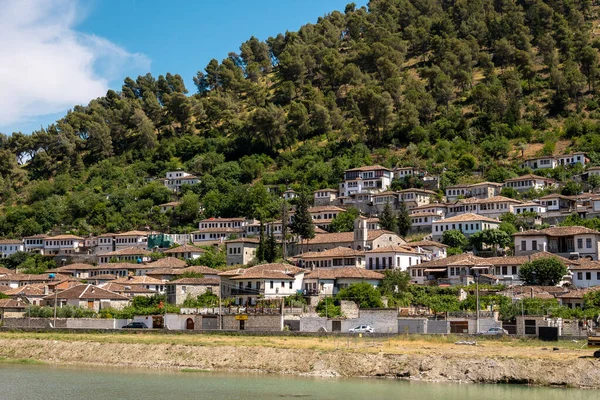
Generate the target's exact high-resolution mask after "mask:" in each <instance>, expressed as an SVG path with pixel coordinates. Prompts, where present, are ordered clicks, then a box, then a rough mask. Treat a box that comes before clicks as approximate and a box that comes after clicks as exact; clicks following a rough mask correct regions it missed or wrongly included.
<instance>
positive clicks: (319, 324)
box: [300, 316, 331, 332]
mask: <svg viewBox="0 0 600 400" xmlns="http://www.w3.org/2000/svg"><path fill="white" fill-rule="evenodd" d="M321 328H325V329H327V332H331V320H328V319H327V318H325V317H315V316H313V317H304V316H302V317H300V332H318V331H319V329H321Z"/></svg>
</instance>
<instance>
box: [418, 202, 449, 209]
mask: <svg viewBox="0 0 600 400" xmlns="http://www.w3.org/2000/svg"><path fill="white" fill-rule="evenodd" d="M428 208H448V206H447V205H446V204H440V203H430V204H426V205H424V206H419V207H414V208H413V209H412V210H411V211H415V210H426V209H428Z"/></svg>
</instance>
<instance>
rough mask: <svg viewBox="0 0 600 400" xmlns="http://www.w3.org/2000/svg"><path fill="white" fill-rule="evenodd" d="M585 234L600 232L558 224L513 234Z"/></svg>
mask: <svg viewBox="0 0 600 400" xmlns="http://www.w3.org/2000/svg"><path fill="white" fill-rule="evenodd" d="M583 234H595V235H600V232H598V231H596V230H593V229H589V228H586V227H583V226H556V227H554V228H546V229H541V230H536V229H532V230H529V231H523V232H517V233H514V234H513V236H572V235H583Z"/></svg>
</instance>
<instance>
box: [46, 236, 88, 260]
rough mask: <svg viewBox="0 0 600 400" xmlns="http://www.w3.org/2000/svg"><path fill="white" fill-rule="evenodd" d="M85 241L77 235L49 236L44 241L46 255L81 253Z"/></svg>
mask: <svg viewBox="0 0 600 400" xmlns="http://www.w3.org/2000/svg"><path fill="white" fill-rule="evenodd" d="M84 242H85V239H84V238H82V237H79V236H75V235H58V236H48V237H46V238H45V239H44V255H63V254H74V253H79V250H80V248H81V247H83V243H84Z"/></svg>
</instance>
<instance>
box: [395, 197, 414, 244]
mask: <svg viewBox="0 0 600 400" xmlns="http://www.w3.org/2000/svg"><path fill="white" fill-rule="evenodd" d="M396 221H397V224H398V233H399V234H400V236H406V235H407V234H408V232H409V231H410V228H411V226H412V222H411V219H410V215H409V214H408V210H407V209H406V205H405V204H404V202H403V201H401V202H400V209H399V210H398V218H397V219H396Z"/></svg>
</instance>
